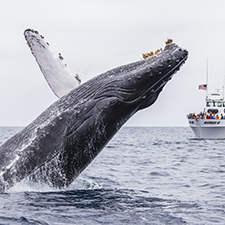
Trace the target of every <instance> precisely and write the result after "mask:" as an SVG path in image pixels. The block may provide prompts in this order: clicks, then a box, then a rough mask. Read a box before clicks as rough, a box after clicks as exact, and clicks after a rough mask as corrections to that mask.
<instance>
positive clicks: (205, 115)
mask: <svg viewBox="0 0 225 225" xmlns="http://www.w3.org/2000/svg"><path fill="white" fill-rule="evenodd" d="M187 118H188V119H217V120H219V119H221V120H223V119H225V116H224V115H223V114H221V115H220V116H219V115H218V114H216V115H215V114H213V113H212V112H209V113H206V112H205V113H202V112H200V113H199V114H197V115H196V114H195V113H189V114H188V115H187Z"/></svg>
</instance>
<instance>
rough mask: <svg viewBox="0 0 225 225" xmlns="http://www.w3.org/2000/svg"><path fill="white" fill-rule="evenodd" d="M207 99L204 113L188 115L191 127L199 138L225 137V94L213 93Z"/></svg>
mask: <svg viewBox="0 0 225 225" xmlns="http://www.w3.org/2000/svg"><path fill="white" fill-rule="evenodd" d="M205 100H206V106H205V108H204V111H203V112H202V113H200V114H198V115H193V114H189V115H188V116H187V118H188V122H189V125H190V127H191V129H192V130H193V132H194V134H195V136H196V138H198V139H225V118H224V116H225V115H224V114H225V100H224V94H221V93H219V92H218V93H211V94H209V95H208V96H206V99H205Z"/></svg>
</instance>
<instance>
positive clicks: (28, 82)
mask: <svg viewBox="0 0 225 225" xmlns="http://www.w3.org/2000/svg"><path fill="white" fill-rule="evenodd" d="M224 8H225V1H223V0H210V1H209V0H189V1H182V0H170V1H167V0H157V1H156V0H155V1H152V0H129V1H128V0H94V1H93V0H82V1H81V0H79V1H77V0H65V1H59V0H54V1H53V0H38V1H36V0H34V1H28V0H19V1H15V0H2V1H1V7H0V29H1V37H0V40H1V41H0V50H1V54H0V107H1V115H0V126H26V125H28V124H29V123H30V122H32V121H33V120H34V119H35V118H36V117H37V116H38V115H39V114H40V113H41V112H43V111H44V110H45V109H46V108H47V107H48V106H50V105H51V104H52V103H54V102H55V101H56V100H57V97H56V96H55V95H54V94H53V92H52V91H51V89H50V88H49V86H48V84H47V83H46V81H45V79H44V77H43V75H42V73H41V71H40V69H39V67H38V65H37V63H36V61H35V59H34V57H33V56H32V54H31V52H30V49H29V48H28V46H27V44H26V41H25V39H24V36H23V32H24V30H25V29H27V28H33V29H35V30H38V31H39V32H40V33H41V34H42V35H43V36H44V37H45V40H46V41H47V42H49V43H50V47H51V50H52V51H54V52H55V53H59V52H60V53H61V54H62V56H63V57H64V61H65V63H67V65H68V69H69V70H70V71H71V72H73V73H74V74H76V73H77V74H79V76H80V77H81V79H82V83H84V82H85V81H87V80H89V79H90V78H92V77H94V76H96V75H99V74H100V73H103V72H106V71H107V70H110V69H113V68H115V67H118V66H121V65H124V64H128V63H131V62H135V61H138V60H140V58H141V56H142V53H145V52H149V51H151V50H156V49H158V48H160V47H162V48H163V47H164V46H165V41H166V40H167V38H172V39H173V40H174V42H175V43H176V44H178V45H179V46H181V47H183V48H185V49H187V50H188V51H189V58H188V60H187V61H186V63H185V64H184V65H183V67H182V68H181V70H180V71H179V72H178V73H177V74H176V75H175V76H174V77H173V79H172V80H171V81H169V82H168V83H167V85H166V86H165V87H164V89H163V91H162V92H161V94H160V96H159V98H158V100H157V101H156V103H155V104H154V105H152V106H151V107H149V108H147V109H144V110H142V111H139V112H138V113H137V114H135V115H134V116H133V117H132V118H131V119H130V120H129V121H128V122H127V123H126V126H188V122H187V119H186V115H187V114H188V113H189V112H196V113H198V112H200V111H202V110H203V108H204V105H205V95H206V92H205V91H203V90H198V85H199V84H204V83H205V82H206V64H207V63H206V62H207V59H208V74H209V84H208V85H209V92H212V91H214V90H215V89H217V88H220V89H221V88H222V86H223V85H224V80H225V78H224V77H225V54H224V53H225V45H224V40H225V13H224Z"/></svg>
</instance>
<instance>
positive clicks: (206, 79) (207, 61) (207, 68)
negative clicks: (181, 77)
mask: <svg viewBox="0 0 225 225" xmlns="http://www.w3.org/2000/svg"><path fill="white" fill-rule="evenodd" d="M206 98H208V58H207V61H206Z"/></svg>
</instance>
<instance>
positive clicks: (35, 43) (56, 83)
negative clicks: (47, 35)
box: [24, 29, 81, 98]
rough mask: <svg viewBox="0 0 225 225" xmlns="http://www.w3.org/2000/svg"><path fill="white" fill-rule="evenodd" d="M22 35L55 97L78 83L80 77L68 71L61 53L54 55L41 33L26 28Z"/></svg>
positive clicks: (68, 90)
mask: <svg viewBox="0 0 225 225" xmlns="http://www.w3.org/2000/svg"><path fill="white" fill-rule="evenodd" d="M24 36H25V39H26V41H27V44H28V46H29V47H30V49H31V52H32V54H33V55H34V57H35V59H36V62H37V64H38V65H39V67H40V70H41V72H42V73H43V75H44V77H45V79H46V81H47V83H48V85H49V86H50V88H51V89H52V91H53V92H54V94H55V95H56V96H57V97H59V98H60V97H62V96H63V95H65V94H67V93H69V92H70V91H71V90H72V89H74V88H76V87H77V86H78V85H79V84H80V82H81V79H80V77H79V76H78V75H76V76H74V75H73V74H71V73H70V71H69V70H68V69H67V68H66V64H65V63H64V61H63V57H62V55H61V53H59V55H58V56H56V55H55V54H54V53H53V52H52V51H51V50H50V48H49V44H48V43H47V42H45V40H44V37H43V36H42V35H40V34H39V33H38V32H37V31H35V30H32V29H27V30H25V31H24Z"/></svg>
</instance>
